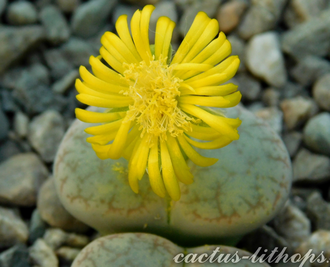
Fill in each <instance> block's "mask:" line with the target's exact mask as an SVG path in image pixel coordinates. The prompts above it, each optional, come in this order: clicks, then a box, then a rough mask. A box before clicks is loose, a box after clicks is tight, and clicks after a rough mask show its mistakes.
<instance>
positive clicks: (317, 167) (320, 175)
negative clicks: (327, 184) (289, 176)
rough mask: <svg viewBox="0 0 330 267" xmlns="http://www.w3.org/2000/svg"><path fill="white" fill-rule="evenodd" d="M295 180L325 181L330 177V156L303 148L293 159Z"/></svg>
mask: <svg viewBox="0 0 330 267" xmlns="http://www.w3.org/2000/svg"><path fill="white" fill-rule="evenodd" d="M293 174H294V175H293V177H294V178H293V180H294V181H306V182H323V181H326V180H329V179H330V158H329V157H326V156H322V155H317V154H314V153H311V152H309V151H308V150H307V149H304V148H302V149H301V150H300V151H299V152H298V154H297V156H296V158H295V160H294V161H293Z"/></svg>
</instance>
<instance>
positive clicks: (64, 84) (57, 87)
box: [52, 70, 79, 94]
mask: <svg viewBox="0 0 330 267" xmlns="http://www.w3.org/2000/svg"><path fill="white" fill-rule="evenodd" d="M78 77H79V72H78V71H77V70H72V71H70V72H69V73H68V74H67V75H65V76H64V77H63V78H62V79H60V80H58V81H57V82H55V83H54V84H53V85H52V90H53V92H54V93H57V94H64V93H65V92H66V91H67V90H68V89H69V88H70V87H71V86H72V85H73V84H74V82H75V80H76V79H77V78H78Z"/></svg>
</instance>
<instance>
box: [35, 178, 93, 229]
mask: <svg viewBox="0 0 330 267" xmlns="http://www.w3.org/2000/svg"><path fill="white" fill-rule="evenodd" d="M37 206H38V210H39V212H40V216H41V218H42V219H43V220H45V221H46V222H47V223H48V224H49V225H51V226H53V227H58V228H61V229H63V230H68V231H77V232H83V231H85V230H86V229H87V227H86V226H85V225H84V224H83V223H81V222H79V221H78V220H76V219H75V218H74V217H72V216H71V215H70V214H69V213H68V212H67V211H66V210H65V209H64V207H63V206H62V204H61V202H60V201H59V199H58V196H57V194H56V191H55V186H54V181H53V179H48V180H47V181H46V182H45V183H44V184H43V186H42V188H41V190H40V193H39V197H38V203H37Z"/></svg>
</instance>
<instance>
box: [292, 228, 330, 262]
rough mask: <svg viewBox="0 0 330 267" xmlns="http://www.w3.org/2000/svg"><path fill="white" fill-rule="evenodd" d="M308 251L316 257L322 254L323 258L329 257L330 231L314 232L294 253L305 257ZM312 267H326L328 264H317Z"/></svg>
mask: <svg viewBox="0 0 330 267" xmlns="http://www.w3.org/2000/svg"><path fill="white" fill-rule="evenodd" d="M309 250H312V251H311V253H313V254H315V255H316V256H317V255H320V254H321V253H322V254H323V256H324V257H326V258H329V257H330V231H326V230H318V231H315V232H314V233H313V234H312V235H311V236H310V237H309V238H308V239H307V240H305V241H304V242H303V243H302V244H301V245H300V246H299V247H298V248H297V249H296V252H297V253H300V254H301V255H305V254H306V253H307V252H308V251H309ZM312 266H314V267H316V266H318V267H328V266H329V263H327V262H323V263H317V264H314V265H312Z"/></svg>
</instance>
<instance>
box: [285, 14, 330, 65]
mask: <svg viewBox="0 0 330 267" xmlns="http://www.w3.org/2000/svg"><path fill="white" fill-rule="evenodd" d="M329 14H330V10H326V11H324V12H323V13H322V14H321V15H320V16H318V17H317V18H313V19H311V20H309V21H307V22H305V23H302V24H300V25H298V26H297V27H294V28H293V29H291V30H289V31H286V32H285V33H284V34H283V36H282V49H283V51H284V52H286V53H288V54H290V55H291V56H292V57H294V58H296V59H299V58H301V57H303V56H305V55H315V56H325V55H326V54H327V53H328V52H329V48H330V16H329Z"/></svg>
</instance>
